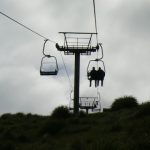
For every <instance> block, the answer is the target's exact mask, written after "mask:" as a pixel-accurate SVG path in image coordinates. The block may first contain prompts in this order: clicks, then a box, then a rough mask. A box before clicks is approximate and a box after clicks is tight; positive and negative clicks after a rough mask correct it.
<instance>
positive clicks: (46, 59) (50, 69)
mask: <svg viewBox="0 0 150 150" xmlns="http://www.w3.org/2000/svg"><path fill="white" fill-rule="evenodd" d="M47 41H48V40H45V42H44V45H43V55H44V56H43V58H42V60H41V67H40V75H45V76H47V75H57V74H58V63H57V59H56V57H55V56H51V55H47V54H45V44H46V42H47Z"/></svg>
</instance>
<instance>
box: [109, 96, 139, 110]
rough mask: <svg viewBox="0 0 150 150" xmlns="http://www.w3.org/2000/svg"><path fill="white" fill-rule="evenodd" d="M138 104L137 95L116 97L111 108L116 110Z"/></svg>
mask: <svg viewBox="0 0 150 150" xmlns="http://www.w3.org/2000/svg"><path fill="white" fill-rule="evenodd" d="M136 106H138V102H137V100H136V98H135V97H132V96H124V97H120V98H117V99H115V101H114V102H113V103H112V105H111V110H113V111H116V110H120V109H124V108H133V107H136Z"/></svg>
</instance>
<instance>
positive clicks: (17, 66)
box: [0, 0, 150, 115]
mask: <svg viewBox="0 0 150 150" xmlns="http://www.w3.org/2000/svg"><path fill="white" fill-rule="evenodd" d="M96 10H97V24H98V33H99V41H100V42H101V43H103V47H104V61H105V65H106V78H105V82H104V87H103V88H100V93H101V97H102V105H103V107H109V106H110V105H111V103H112V101H113V100H114V99H115V98H118V97H120V96H124V95H133V96H135V97H136V98H137V99H138V100H139V102H144V101H148V100H150V84H149V83H150V70H149V64H150V59H149V57H150V51H149V47H150V42H149V39H150V1H149V0H132V1H131V0H96ZM0 11H1V12H4V13H6V14H7V15H8V16H11V17H12V18H14V19H16V20H18V21H20V22H21V23H23V24H24V25H26V26H28V27H30V28H32V29H34V30H35V31H37V32H39V33H40V34H42V35H44V36H46V37H48V38H50V39H52V40H54V41H56V42H58V43H61V42H62V40H63V37H62V36H61V35H59V34H58V32H59V31H82V32H94V31H95V30H94V18H93V6H92V0H26V1H25V0H1V1H0ZM0 26H1V28H0V70H1V71H0V114H2V113H6V112H10V113H16V112H24V113H28V112H31V113H37V114H44V115H47V114H50V112H51V111H52V110H53V109H54V108H55V107H56V106H58V105H62V104H64V105H68V104H69V94H70V85H69V83H68V79H67V77H66V74H65V71H64V68H63V64H62V60H61V57H60V53H59V52H58V51H57V50H56V48H55V45H54V44H52V43H49V44H48V45H47V50H50V51H51V53H52V54H54V55H56V56H57V59H58V63H59V68H60V70H59V74H58V76H56V77H41V76H40V74H39V67H40V61H41V58H42V45H43V42H44V40H43V39H42V38H40V37H38V36H36V35H34V34H33V33H31V32H29V31H27V30H26V29H24V28H22V27H21V26H19V25H17V24H15V23H14V22H12V21H10V20H9V19H7V18H5V17H4V16H2V15H0ZM94 57H95V55H92V56H91V57H86V56H82V57H81V63H82V64H81V90H80V93H81V96H96V95H95V94H96V89H95V88H94V87H93V88H89V87H88V86H89V82H88V80H87V79H86V67H87V64H88V61H89V60H90V59H92V58H94ZM64 60H65V62H66V66H67V69H68V71H69V74H70V77H71V80H72V84H73V69H74V68H73V66H74V57H73V56H64ZM87 93H88V94H87Z"/></svg>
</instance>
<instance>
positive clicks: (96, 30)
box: [93, 0, 98, 44]
mask: <svg viewBox="0 0 150 150" xmlns="http://www.w3.org/2000/svg"><path fill="white" fill-rule="evenodd" d="M93 8H94V20H95V30H96V33H97V34H96V39H97V44H98V30H97V19H96V7H95V0H93Z"/></svg>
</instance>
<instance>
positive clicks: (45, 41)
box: [43, 39, 51, 57]
mask: <svg viewBox="0 0 150 150" xmlns="http://www.w3.org/2000/svg"><path fill="white" fill-rule="evenodd" d="M48 41H49V40H48V39H46V40H44V44H43V55H44V56H46V57H51V56H50V55H47V54H45V45H46V43H47V42H48Z"/></svg>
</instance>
